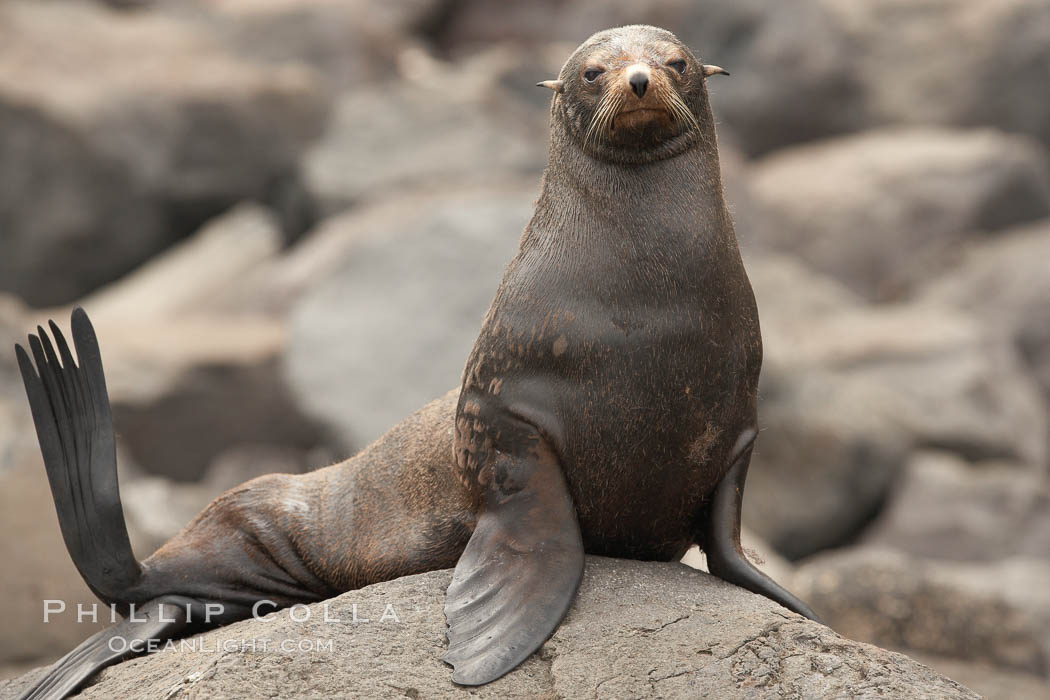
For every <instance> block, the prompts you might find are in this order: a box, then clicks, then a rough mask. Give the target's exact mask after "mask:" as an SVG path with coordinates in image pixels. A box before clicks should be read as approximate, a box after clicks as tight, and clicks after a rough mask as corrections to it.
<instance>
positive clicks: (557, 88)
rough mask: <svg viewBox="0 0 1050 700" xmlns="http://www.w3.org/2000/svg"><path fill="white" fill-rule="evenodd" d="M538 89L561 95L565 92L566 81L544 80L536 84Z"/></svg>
mask: <svg viewBox="0 0 1050 700" xmlns="http://www.w3.org/2000/svg"><path fill="white" fill-rule="evenodd" d="M536 87H545V88H550V89H551V90H554V92H556V93H559V94H561V92H562V91H563V90H565V81H564V80H542V81H540V82H538V83H536Z"/></svg>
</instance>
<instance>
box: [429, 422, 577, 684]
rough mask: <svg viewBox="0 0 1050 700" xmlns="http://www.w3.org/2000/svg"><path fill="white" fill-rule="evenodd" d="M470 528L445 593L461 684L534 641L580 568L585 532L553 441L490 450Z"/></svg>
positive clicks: (541, 638)
mask: <svg viewBox="0 0 1050 700" xmlns="http://www.w3.org/2000/svg"><path fill="white" fill-rule="evenodd" d="M483 469H486V470H488V473H489V475H490V476H491V479H490V480H489V481H488V484H487V490H486V493H485V504H484V510H483V511H482V512H481V515H480V516H479V518H478V525H477V528H476V529H475V530H474V535H473V536H472V537H471V538H470V541H469V542H468V543H467V548H466V550H465V551H464V552H463V555H462V556H461V557H460V559H459V563H458V564H456V571H455V574H454V575H453V577H452V583H451V584H450V585H449V587H448V593H447V594H446V598H445V619H446V621H447V622H448V642H449V644H448V653H446V654H445V657H444V660H445V661H446V662H447V663H449V664H452V666H454V667H455V671H454V672H453V674H452V680H453V681H454V682H455V683H458V684H460V685H482V684H484V683H488V682H490V681H494V680H496V679H497V678H499V677H500V676H502V675H503V674H505V673H507V672H508V671H510V670H511V669H513V668H514V667H515V666H517V665H518V664H520V663H521V662H522V661H524V660H525V659H526V658H528V656H529V655H530V654H532V652H534V651H536V650H537V649H539V648H540V646H541V645H542V644H543V643H544V642H545V641H547V638H548V637H549V636H550V635H551V633H552V632H554V628H555V627H557V626H558V623H559V622H561V619H562V618H563V617H564V616H565V613H566V612H568V610H569V606H570V605H571V604H572V600H573V598H574V597H575V596H576V589H577V588H578V587H579V584H580V579H581V578H582V577H583V540H582V539H581V536H580V527H579V524H578V523H577V522H576V510H575V507H574V506H573V503H572V498H571V497H570V495H569V491H568V487H567V486H566V483H565V477H564V476H563V475H562V471H561V466H560V464H559V463H558V460H557V458H556V457H555V455H554V452H553V450H551V449H550V447H549V446H548V445H547V444H546V442H545V441H543V439H542V438H537V439H536V442H535V445H534V446H533V447H532V449H530V450H528V451H527V452H526V454H524V455H522V456H511V455H508V454H500V453H495V455H494V457H493V458H492V459H491V463H490V464H488V465H486V466H485V467H483Z"/></svg>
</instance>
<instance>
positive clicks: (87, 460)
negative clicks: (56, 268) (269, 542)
mask: <svg viewBox="0 0 1050 700" xmlns="http://www.w3.org/2000/svg"><path fill="white" fill-rule="evenodd" d="M71 324H72V332H73V343H74V345H75V346H76V350H77V358H78V360H79V362H80V365H79V366H77V365H76V363H74V361H73V356H72V354H71V353H70V351H69V346H68V345H67V344H66V340H65V338H64V337H63V336H62V332H61V331H60V330H59V329H58V326H56V325H55V323H54V322H51V323H50V326H51V332H52V334H53V335H54V337H55V344H56V345H57V346H58V353H57V354H56V352H55V348H54V346H52V344H51V341H50V340H49V339H48V336H47V333H46V332H45V331H44V329H43V328H41V327H39V326H38V327H37V332H38V336H33V335H30V336H29V347H30V350H31V351H32V353H33V358H34V359H35V360H36V366H37V369H39V375H38V374H37V371H36V370H34V368H33V363H32V362H31V361H30V359H29V356H28V354H27V353H26V351H25V349H23V348H22V347H21V346H15V351H16V354H17V355H18V365H19V368H20V370H21V372H22V381H23V383H24V384H25V389H26V395H27V396H28V398H29V406H30V410H31V411H32V414H33V422H34V423H35V425H36V431H37V437H38V438H39V440H40V451H41V453H42V454H43V457H44V467H45V469H46V471H47V479H48V482H49V483H50V485H51V494H52V496H53V497H54V500H55V509H56V511H57V512H58V522H59V525H60V527H61V530H62V538H63V540H65V543H66V549H68V550H69V554H70V556H71V557H72V558H73V563H74V564H76V567H77V570H78V571H80V575H81V576H83V577H84V581H85V582H86V583H87V584H88V586H89V587H90V588H91V590H92V591H93V592H94V593H95V594H96V595H97V596H98V597H99V598H101V599H102V600H104V601H105V602H107V603H122V604H123V603H127V602H128V601H129V600H130V599H131V598H130V596H129V591H130V590H131V588H132V587H133V586H134V585H135V584H137V583H138V582H139V580H140V579H141V577H142V570H141V568H140V566H139V563H138V561H136V559H135V556H134V554H133V553H132V551H131V543H130V541H129V539H128V530H127V526H126V525H125V522H124V513H123V510H122V509H121V505H120V492H119V490H118V488H117V456H116V445H115V442H114V433H113V418H112V414H111V412H110V407H109V397H108V395H107V393H106V380H105V378H104V377H103V374H102V359H101V356H100V354H99V349H98V340H97V339H96V337H95V331H94V329H93V328H92V327H91V322H90V321H89V320H88V317H87V314H86V313H84V310H83V309H81V308H77V309H74V310H73V315H72V322H71ZM59 356H61V362H60V361H59Z"/></svg>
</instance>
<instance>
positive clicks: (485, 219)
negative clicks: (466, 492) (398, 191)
mask: <svg viewBox="0 0 1050 700" xmlns="http://www.w3.org/2000/svg"><path fill="white" fill-rule="evenodd" d="M535 193H536V189H535V185H534V184H532V183H530V184H529V185H527V186H526V185H515V186H508V187H475V188H467V189H458V190H451V191H438V192H430V193H416V194H413V195H410V196H405V197H402V198H397V199H392V200H389V201H386V202H384V203H382V204H379V205H376V206H373V207H369V208H362V209H361V210H353V211H351V212H349V213H347V214H345V215H343V216H340V217H337V218H335V219H333V220H331V221H330V222H328V223H327V224H326V225H325V227H324V230H322V231H319V232H318V233H317V235H316V236H315V237H313V238H311V239H310V240H309V241H306V242H305V244H304V245H305V246H310V247H313V246H316V247H317V250H316V253H321V255H314V253H311V252H310V251H303V252H302V253H301V257H300V258H299V261H300V263H303V262H311V264H310V265H306V266H305V269H307V270H311V269H312V270H315V271H316V270H317V269H318V267H319V263H322V262H323V263H324V265H325V266H326V267H327V270H328V272H327V274H324V275H322V274H314V275H313V276H309V275H308V276H306V278H307V279H311V280H312V284H311V286H310V287H309V288H308V290H307V292H306V293H305V294H304V295H303V296H302V297H301V299H300V300H299V301H298V302H297V303H296V304H295V306H294V308H293V309H292V312H291V338H290V345H289V350H288V354H287V357H286V358H285V368H286V376H287V377H288V381H289V384H290V386H291V387H292V390H293V392H294V395H295V397H296V398H297V399H298V401H299V404H300V405H301V406H302V408H303V410H304V411H306V413H307V414H308V415H310V416H313V417H314V418H315V419H316V420H318V421H322V422H323V423H324V424H325V425H328V426H331V428H332V429H333V430H334V431H335V433H336V435H338V436H339V437H340V438H342V439H343V441H344V442H346V443H349V444H353V445H357V446H360V445H363V444H366V443H367V442H370V441H371V440H373V439H375V438H377V437H379V436H380V435H382V434H383V433H384V432H386V430H387V429H388V428H389V427H390V426H391V425H394V424H395V423H397V422H398V421H400V420H401V419H402V418H403V417H404V416H406V415H408V414H410V413H412V412H413V411H415V410H416V409H418V408H419V406H421V405H423V404H424V403H426V402H427V401H429V400H431V399H433V398H434V397H435V396H440V395H442V394H444V393H445V392H446V391H448V389H449V387H453V386H456V385H457V384H459V383H460V380H461V377H462V373H463V366H464V364H465V363H466V359H467V356H468V355H469V353H470V349H471V347H472V346H473V344H474V340H475V339H476V338H477V334H478V330H479V329H480V328H481V321H482V318H483V317H484V315H485V311H486V309H487V308H488V306H489V304H490V303H491V301H492V298H493V296H494V295H495V293H496V288H497V287H498V286H499V281H500V278H501V277H502V271H503V268H504V267H505V266H506V264H507V262H509V261H510V259H511V258H512V257H513V255H514V253H515V251H516V249H517V242H518V239H519V238H520V236H521V232H522V229H523V228H524V226H525V223H526V222H527V221H528V218H529V215H530V212H531V209H532V199H533V197H534V196H535ZM310 256H313V258H314V259H313V260H312V261H306V258H307V257H310Z"/></svg>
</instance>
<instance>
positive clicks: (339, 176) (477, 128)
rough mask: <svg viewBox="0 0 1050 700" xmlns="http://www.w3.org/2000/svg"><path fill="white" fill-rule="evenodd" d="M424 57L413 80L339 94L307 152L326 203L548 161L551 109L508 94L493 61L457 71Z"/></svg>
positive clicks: (495, 175)
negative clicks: (540, 110)
mask: <svg viewBox="0 0 1050 700" xmlns="http://www.w3.org/2000/svg"><path fill="white" fill-rule="evenodd" d="M416 63H418V64H419V66H420V69H419V70H417V71H413V73H412V80H410V81H402V82H397V83H392V84H385V85H381V86H375V87H362V88H359V89H355V90H353V91H352V92H349V93H347V94H346V95H345V96H343V97H342V98H340V100H339V102H338V103H337V105H336V108H335V112H334V114H333V117H332V120H331V121H330V123H329V125H328V129H327V131H326V133H325V135H324V136H323V137H322V138H321V140H320V141H318V143H317V144H316V145H315V146H314V147H313V149H312V150H311V151H310V153H309V155H308V156H307V158H306V161H305V176H306V181H307V186H308V187H309V188H310V191H311V193H312V195H313V197H314V198H315V199H316V201H318V202H319V204H320V207H321V209H322V211H324V212H326V213H332V212H337V211H340V210H342V209H345V208H347V207H348V206H350V205H352V204H355V203H361V202H362V201H366V200H369V199H376V198H380V197H389V196H391V195H395V196H397V195H403V193H404V191H405V190H406V189H411V188H413V187H419V186H421V185H423V186H425V185H433V184H438V185H445V186H447V185H450V184H452V185H456V184H458V185H461V186H463V185H471V184H473V185H477V184H486V183H491V182H493V181H497V182H498V181H508V180H514V179H517V178H521V177H522V176H523V175H524V176H532V177H538V176H539V173H540V172H541V171H542V170H543V167H544V165H545V164H546V162H547V158H546V156H547V154H546V149H545V148H544V143H545V142H546V127H547V123H546V119H544V118H540V117H539V116H538V115H536V114H534V113H531V112H529V111H528V110H527V109H526V108H525V107H523V106H521V105H518V104H517V103H516V102H515V101H513V100H508V99H507V96H506V95H505V94H502V91H501V90H499V89H498V87H497V86H496V85H494V84H493V75H492V71H491V70H487V71H481V70H471V69H470V68H469V67H467V68H460V69H459V70H458V71H453V70H451V69H450V68H449V67H448V66H447V65H443V64H440V63H438V62H435V61H428V60H426V59H425V58H424V57H422V56H420V57H419V58H418V60H417V61H416ZM537 80H539V78H537ZM453 86H454V87H453ZM533 89H536V90H537V91H538V89H537V88H535V87H534V88H533ZM547 92H548V93H549V91H547ZM548 99H549V97H548Z"/></svg>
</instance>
